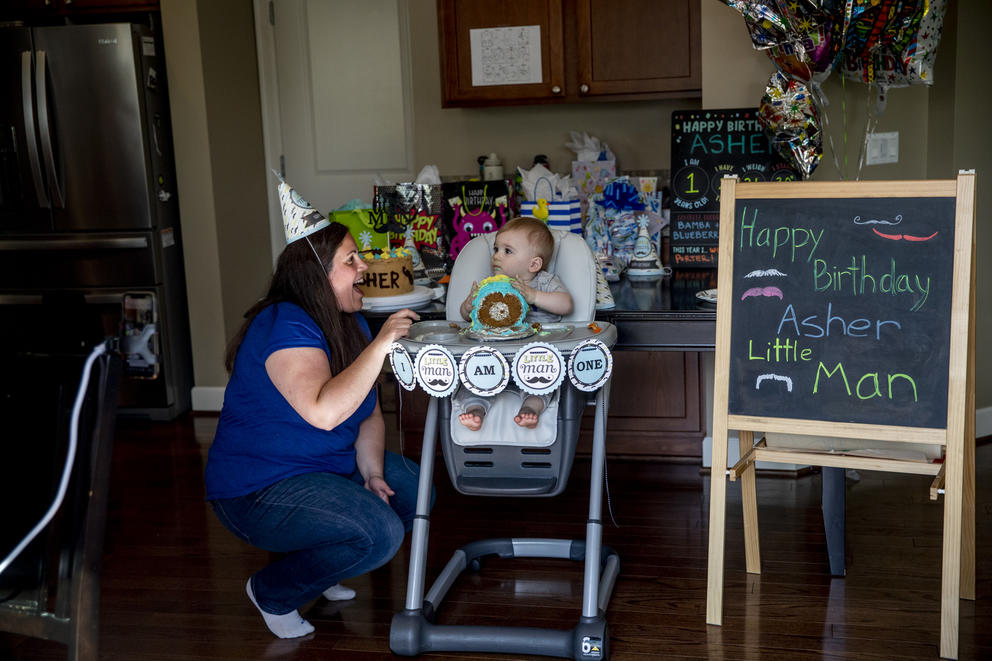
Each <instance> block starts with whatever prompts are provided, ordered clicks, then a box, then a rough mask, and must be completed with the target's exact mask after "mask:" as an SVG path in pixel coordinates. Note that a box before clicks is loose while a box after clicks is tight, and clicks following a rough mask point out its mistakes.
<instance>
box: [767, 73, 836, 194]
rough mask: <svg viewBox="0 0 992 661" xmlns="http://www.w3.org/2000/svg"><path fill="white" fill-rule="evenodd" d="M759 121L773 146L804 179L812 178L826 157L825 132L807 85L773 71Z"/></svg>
mask: <svg viewBox="0 0 992 661" xmlns="http://www.w3.org/2000/svg"><path fill="white" fill-rule="evenodd" d="M758 121H760V122H761V124H762V126H764V127H765V131H766V133H767V134H768V141H769V142H770V143H771V145H772V147H773V148H774V149H775V150H776V151H777V152H778V153H779V154H781V155H782V157H783V158H785V159H786V160H787V161H789V162H790V163H792V165H793V167H795V168H796V170H797V171H799V173H801V174H802V176H803V179H809V177H810V175H811V174H813V170H814V169H816V166H817V165H818V164H819V162H820V159H821V158H822V157H823V136H822V132H821V130H820V116H819V113H818V112H817V109H816V104H815V103H814V102H813V98H812V96H811V95H810V93H809V90H808V89H807V87H806V85H804V84H803V83H801V82H799V81H798V80H795V79H792V78H789V77H787V76H786V75H784V74H783V73H781V72H778V71H776V72H775V73H773V74H772V76H771V78H770V79H769V80H768V86H767V87H766V88H765V94H764V96H763V97H761V106H760V107H759V108H758Z"/></svg>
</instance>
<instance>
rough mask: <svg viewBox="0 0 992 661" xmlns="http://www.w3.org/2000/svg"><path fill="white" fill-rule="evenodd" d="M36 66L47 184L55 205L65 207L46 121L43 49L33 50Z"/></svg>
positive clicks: (39, 116) (45, 62) (50, 131)
mask: <svg viewBox="0 0 992 661" xmlns="http://www.w3.org/2000/svg"><path fill="white" fill-rule="evenodd" d="M35 60H36V62H37V66H36V67H35V70H34V76H35V78H34V87H35V90H36V91H37V95H38V134H39V135H40V136H41V151H42V153H43V154H44V155H45V169H46V171H47V173H48V185H49V186H50V187H51V191H52V198H53V201H54V202H55V206H56V207H58V208H61V209H64V208H65V201H64V200H63V198H62V189H61V187H60V186H59V176H58V173H57V172H56V170H55V156H54V153H53V151H52V127H51V125H50V124H49V122H48V86H47V85H46V84H45V83H46V80H47V78H48V76H47V75H46V74H47V70H48V58H47V57H46V56H45V51H43V50H39V51H35Z"/></svg>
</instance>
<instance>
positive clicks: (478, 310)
mask: <svg viewBox="0 0 992 661" xmlns="http://www.w3.org/2000/svg"><path fill="white" fill-rule="evenodd" d="M511 282H512V281H511V279H510V277H509V276H506V275H494V276H492V277H489V278H485V279H484V280H482V281H481V282H480V283H479V291H478V292H477V293H476V295H475V298H474V299H472V312H471V314H470V315H469V318H470V320H471V322H472V323H471V325H470V326H469V331H470V332H471V333H473V334H476V335H484V336H493V337H498V336H501V335H502V336H508V335H514V334H519V333H521V332H523V331H526V330H527V328H528V324H526V323H525V322H524V319H525V318H526V317H527V312H528V311H529V310H530V306H529V305H527V301H526V300H524V297H523V295H522V294H521V293H520V292H519V291H517V290H516V289H515V288H514V287H513V285H512V284H511Z"/></svg>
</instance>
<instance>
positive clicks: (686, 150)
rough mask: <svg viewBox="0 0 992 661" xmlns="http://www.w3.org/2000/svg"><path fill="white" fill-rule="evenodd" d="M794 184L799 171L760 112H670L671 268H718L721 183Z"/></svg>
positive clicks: (749, 110) (748, 110)
mask: <svg viewBox="0 0 992 661" xmlns="http://www.w3.org/2000/svg"><path fill="white" fill-rule="evenodd" d="M727 175H736V176H737V177H738V179H740V180H741V181H795V180H797V179H798V178H799V176H798V174H797V173H796V170H795V169H794V168H793V167H792V166H791V165H790V164H789V163H788V162H786V161H785V160H784V159H783V158H782V157H781V156H779V155H778V153H777V152H775V151H774V150H773V149H772V148H771V146H770V145H769V144H768V139H767V138H766V137H765V132H764V129H763V128H762V126H761V124H760V123H759V122H758V111H757V109H756V108H736V109H729V110H676V111H674V112H673V113H672V181H671V186H670V189H671V192H672V202H671V265H672V266H673V267H682V268H713V267H714V266H716V265H717V254H718V246H719V242H720V241H719V226H720V223H719V221H720V182H721V180H722V179H723V177H724V176H727Z"/></svg>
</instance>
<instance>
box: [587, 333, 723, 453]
mask: <svg viewBox="0 0 992 661" xmlns="http://www.w3.org/2000/svg"><path fill="white" fill-rule="evenodd" d="M699 370H700V360H699V353H698V352H694V351H686V352H682V351H615V352H614V353H613V379H612V385H611V391H610V411H609V418H608V419H607V424H606V453H607V454H608V455H611V456H628V457H630V456H640V457H651V458H665V459H673V458H692V459H699V460H701V459H702V447H703V445H702V441H703V437H704V436H705V435H706V424H705V418H704V416H703V411H702V401H703V393H702V378H701V377H700V371H699ZM593 413H594V412H593V410H592V409H591V408H590V409H589V410H587V411H586V414H585V416H584V417H583V419H582V435H581V437H580V439H579V447H578V452H580V453H583V454H589V453H590V452H591V451H592V429H593Z"/></svg>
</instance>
